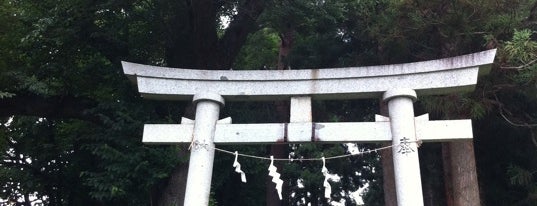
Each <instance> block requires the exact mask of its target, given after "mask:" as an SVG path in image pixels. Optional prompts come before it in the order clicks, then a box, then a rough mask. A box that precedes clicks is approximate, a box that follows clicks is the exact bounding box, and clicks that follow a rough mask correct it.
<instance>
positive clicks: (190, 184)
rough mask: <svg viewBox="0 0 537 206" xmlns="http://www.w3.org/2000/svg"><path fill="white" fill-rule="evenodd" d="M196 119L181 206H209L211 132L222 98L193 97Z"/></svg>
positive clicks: (211, 170)
mask: <svg viewBox="0 0 537 206" xmlns="http://www.w3.org/2000/svg"><path fill="white" fill-rule="evenodd" d="M193 102H194V104H196V119H195V121H194V132H193V137H192V141H193V142H192V147H191V148H190V163H189V167H188V179H187V183H186V191H185V202H184V205H199V206H203V205H209V195H210V192H211V178H212V174H213V162H214V142H213V141H214V132H215V129H216V122H217V121H218V116H219V113H220V107H221V106H223V105H224V99H223V98H222V96H220V95H218V94H212V93H202V94H196V95H194V100H193Z"/></svg>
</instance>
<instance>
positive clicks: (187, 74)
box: [122, 49, 496, 101]
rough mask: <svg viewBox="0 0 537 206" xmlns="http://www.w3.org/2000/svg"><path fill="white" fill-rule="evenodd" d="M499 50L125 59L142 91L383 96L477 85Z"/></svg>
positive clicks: (159, 94)
mask: <svg viewBox="0 0 537 206" xmlns="http://www.w3.org/2000/svg"><path fill="white" fill-rule="evenodd" d="M495 54H496V50H495V49H493V50H487V51H483V52H477V53H472V54H467V55H462V56H457V57H452V58H445V59H438V60H430V61H422V62H414V63H404V64H393V65H383V66H367V67H346V68H330V69H304V70H192V69H176V68H167V67H156V66H148V65H141V64H135V63H129V62H122V64H123V71H124V73H125V74H126V75H127V76H129V78H130V79H131V80H135V82H136V83H137V85H138V90H139V92H140V93H141V94H142V96H144V97H146V98H151V99H171V100H190V99H191V98H192V96H193V95H194V94H196V93H200V92H204V91H209V92H212V93H217V94H220V95H222V96H223V97H224V98H225V99H226V101H248V100H277V99H285V98H288V97H290V96H298V95H300V96H302V95H309V96H312V97H313V98H317V99H354V98H379V97H381V96H382V93H383V92H385V91H387V90H389V89H394V88H408V89H414V90H416V92H417V94H418V95H436V94H448V93H453V92H465V91H471V90H473V89H474V86H475V84H476V83H477V77H478V76H479V75H483V74H486V73H488V72H489V70H490V65H491V64H492V62H493V61H494V56H495Z"/></svg>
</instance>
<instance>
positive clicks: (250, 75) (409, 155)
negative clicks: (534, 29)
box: [122, 50, 496, 206]
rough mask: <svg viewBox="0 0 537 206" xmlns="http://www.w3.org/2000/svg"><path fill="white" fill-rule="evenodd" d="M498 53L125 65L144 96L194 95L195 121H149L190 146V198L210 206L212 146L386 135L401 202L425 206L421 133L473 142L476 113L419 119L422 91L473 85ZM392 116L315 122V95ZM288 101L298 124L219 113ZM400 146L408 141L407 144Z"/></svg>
mask: <svg viewBox="0 0 537 206" xmlns="http://www.w3.org/2000/svg"><path fill="white" fill-rule="evenodd" d="M495 54H496V50H487V51H483V52H478V53H473V54H468V55H463V56H457V57H452V58H446V59H438V60H431V61H423V62H415V63H405V64H394V65H383V66H369V67H347V68H330V69H306V70H248V71H244V70H191V69H177V68H166V67H156V66H148V65H141V64H135V63H129V62H122V64H123V71H124V73H125V74H126V75H127V76H128V77H129V79H131V80H132V81H133V82H135V83H136V84H137V86H138V91H139V92H140V94H141V95H142V96H143V97H144V98H148V99H157V100H159V99H160V100H193V102H194V104H196V116H195V120H189V119H186V118H183V119H182V123H181V124H146V125H145V126H144V134H143V142H144V143H147V144H178V143H192V144H193V145H194V147H193V148H192V149H191V155H190V166H189V170H188V179H187V186H186V194H185V201H184V205H208V202H209V192H210V185H211V176H212V170H213V161H214V152H215V150H214V144H274V143H304V142H323V143H326V142H329V143H343V142H386V141H391V142H392V144H393V145H399V147H393V148H392V151H393V162H394V173H395V183H396V194H397V202H398V205H400V206H419V205H423V195H422V188H421V177H420V168H419V158H418V152H417V151H418V149H417V140H418V139H419V140H420V141H424V142H427V141H455V140H458V139H471V138H472V137H473V135H472V123H471V120H449V121H447V120H444V121H429V117H428V115H422V116H419V117H414V109H413V102H415V101H416V100H417V96H425V95H442V94H450V93H456V92H470V91H472V90H473V89H474V88H475V85H476V83H477V78H478V76H480V75H483V74H487V73H488V72H489V71H490V65H491V64H492V62H493V60H494V56H495ZM380 97H382V100H383V101H386V102H387V103H388V111H389V117H383V116H380V115H376V117H375V122H344V123H334V122H329V123H314V122H312V117H311V100H312V99H321V100H324V99H360V98H380ZM224 100H225V101H274V100H290V101H291V116H290V118H291V119H290V123H270V124H268V123H267V124H231V119H227V118H226V119H224V120H220V121H219V120H218V117H219V112H220V107H222V106H224V102H225V101H224ZM400 146H405V148H401V147H400Z"/></svg>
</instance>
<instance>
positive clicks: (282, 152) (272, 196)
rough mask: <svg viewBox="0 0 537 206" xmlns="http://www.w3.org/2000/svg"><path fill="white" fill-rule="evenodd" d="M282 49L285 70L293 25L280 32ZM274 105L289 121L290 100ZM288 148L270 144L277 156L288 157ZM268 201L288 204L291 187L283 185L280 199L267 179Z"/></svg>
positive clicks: (279, 165) (280, 118)
mask: <svg viewBox="0 0 537 206" xmlns="http://www.w3.org/2000/svg"><path fill="white" fill-rule="evenodd" d="M280 40H281V43H280V49H279V54H278V66H277V69H278V70H283V69H285V68H287V67H288V63H289V62H287V56H288V55H289V53H290V52H291V47H292V46H293V41H294V30H293V29H291V27H288V28H287V31H286V32H284V33H282V34H280ZM274 106H275V107H276V113H277V117H278V121H279V122H289V102H288V101H276V102H274ZM287 148H288V145H287V144H285V145H272V146H270V153H271V154H272V155H274V157H275V158H286V157H287ZM275 166H276V167H277V168H282V166H283V164H282V163H281V162H275ZM266 185H267V186H266V188H267V191H266V201H267V206H281V205H287V204H286V202H288V201H287V200H288V195H287V194H288V190H289V188H288V187H286V184H284V185H283V187H282V190H283V191H282V198H283V200H280V198H279V196H278V194H277V193H276V190H275V189H274V183H273V182H272V178H268V179H267V184H266Z"/></svg>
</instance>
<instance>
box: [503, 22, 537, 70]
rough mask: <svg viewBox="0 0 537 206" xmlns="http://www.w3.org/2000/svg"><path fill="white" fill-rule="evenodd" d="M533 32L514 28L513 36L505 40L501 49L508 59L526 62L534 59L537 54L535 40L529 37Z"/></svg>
mask: <svg viewBox="0 0 537 206" xmlns="http://www.w3.org/2000/svg"><path fill="white" fill-rule="evenodd" d="M533 33H534V32H533V31H531V30H529V29H523V30H520V31H519V30H515V32H514V33H513V38H512V39H511V40H510V41H507V42H505V44H504V46H503V51H504V52H506V54H507V57H508V58H509V60H510V61H513V62H519V63H521V64H527V63H528V62H530V61H533V60H535V58H536V55H537V42H535V41H533V40H532V39H531V36H532V34H533Z"/></svg>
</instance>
